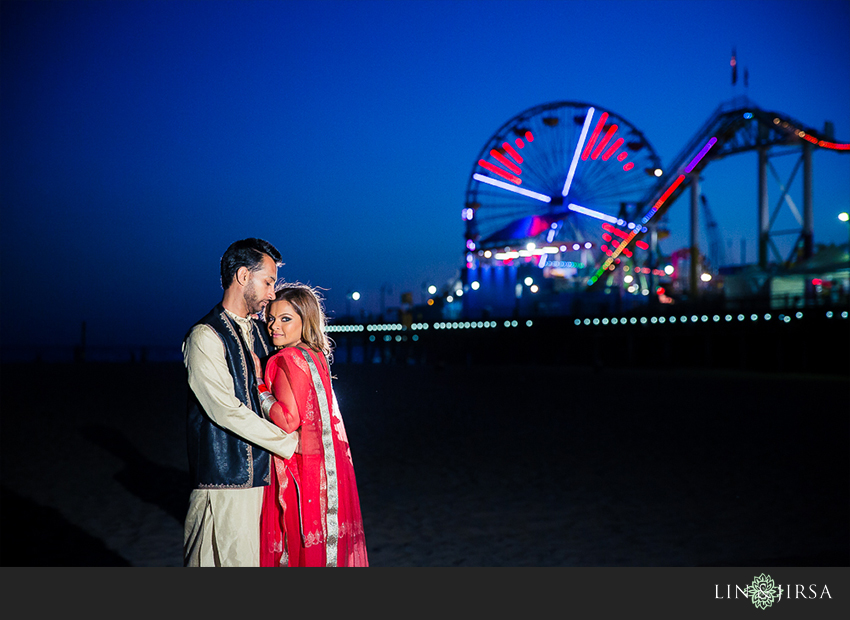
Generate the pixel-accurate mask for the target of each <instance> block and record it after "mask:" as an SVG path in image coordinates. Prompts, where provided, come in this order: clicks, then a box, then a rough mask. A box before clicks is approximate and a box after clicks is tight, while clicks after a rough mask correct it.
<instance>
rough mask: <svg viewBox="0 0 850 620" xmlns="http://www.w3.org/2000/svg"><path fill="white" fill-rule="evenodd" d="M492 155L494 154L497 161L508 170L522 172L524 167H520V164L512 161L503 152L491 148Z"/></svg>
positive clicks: (516, 172)
mask: <svg viewBox="0 0 850 620" xmlns="http://www.w3.org/2000/svg"><path fill="white" fill-rule="evenodd" d="M490 155H492V156H493V159H495V160H496V161H497V162H499V163H500V164H502V165H503V166H504V167H505V168H507V169H508V170H510V171H511V172H513V173H514V174H522V168H520V167H519V166H517V165H516V164H515V163H514V162H512V161H511V160H509V159H508V158H507V157H505V156H504V155H502V154H501V153H500V152H499V151H497V150H496V149H491V150H490Z"/></svg>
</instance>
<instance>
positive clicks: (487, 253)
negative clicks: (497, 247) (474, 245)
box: [484, 250, 493, 258]
mask: <svg viewBox="0 0 850 620" xmlns="http://www.w3.org/2000/svg"><path fill="white" fill-rule="evenodd" d="M491 256H493V253H492V252H491V251H490V250H487V251H486V252H484V258H490V257H491Z"/></svg>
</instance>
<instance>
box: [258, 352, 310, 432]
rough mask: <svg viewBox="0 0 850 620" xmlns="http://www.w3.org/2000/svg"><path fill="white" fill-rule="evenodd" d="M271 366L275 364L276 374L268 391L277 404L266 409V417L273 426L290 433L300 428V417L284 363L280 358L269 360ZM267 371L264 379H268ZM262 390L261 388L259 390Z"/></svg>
mask: <svg viewBox="0 0 850 620" xmlns="http://www.w3.org/2000/svg"><path fill="white" fill-rule="evenodd" d="M269 363H271V364H277V365H278V367H277V369H276V370H277V372H275V373H274V380H273V381H272V384H271V386H269V390H270V392H271V394H272V395H273V396H274V399H275V400H276V401H277V402H273V403H272V404H271V406H270V407H269V409H268V416H269V418H270V419H271V421H272V422H274V424H276V425H277V426H279V427H280V428H282V429H283V430H284V431H286V432H287V433H292V432H294V431H296V430H297V429H298V427H300V426H301V416H300V415H299V413H298V404H297V402H296V401H295V395H294V394H293V392H292V385H291V384H290V382H289V377H287V371H288V368H287V367H286V362H285V361H284V360H282V359H281V358H280V357H278V358H275V359H273V360H270V362H269ZM269 374H270V373H268V369H267V372H266V378H268V375H269ZM261 389H262V388H261Z"/></svg>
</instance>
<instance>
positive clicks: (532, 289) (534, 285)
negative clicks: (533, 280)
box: [531, 284, 540, 293]
mask: <svg viewBox="0 0 850 620" xmlns="http://www.w3.org/2000/svg"><path fill="white" fill-rule="evenodd" d="M538 290H540V289H538V288H537V285H536V284H532V285H531V292H532V293H536V292H537V291H538Z"/></svg>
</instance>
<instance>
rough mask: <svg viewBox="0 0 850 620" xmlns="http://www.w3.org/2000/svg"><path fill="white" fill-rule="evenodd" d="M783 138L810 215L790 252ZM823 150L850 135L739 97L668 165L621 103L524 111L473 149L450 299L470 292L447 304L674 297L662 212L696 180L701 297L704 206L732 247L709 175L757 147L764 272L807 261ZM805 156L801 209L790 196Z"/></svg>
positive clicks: (469, 309)
mask: <svg viewBox="0 0 850 620" xmlns="http://www.w3.org/2000/svg"><path fill="white" fill-rule="evenodd" d="M780 147H781V150H782V151H783V154H787V153H788V151H789V150H792V151H794V152H795V153H796V154H797V156H798V159H797V164H796V166H795V168H794V171H793V172H792V173H791V178H790V179H789V180H788V181H786V182H785V184H781V181H780V186H781V187H782V188H783V196H782V197H781V199H780V203H779V205H778V206H777V207H776V208H777V209H779V207H780V206H782V205H783V204H788V206H789V207H790V208H792V210H793V211H794V215H795V217H796V218H797V221H798V222H799V223H800V229H799V230H798V231H794V232H795V234H797V241H796V243H795V245H794V249H793V251H792V255H791V256H789V257H788V258H786V259H783V258H782V257H781V256H779V252H778V250H777V247H776V245H775V244H774V243H773V240H772V237H773V236H774V235H778V234H780V233H779V232H778V231H773V230H772V227H773V223H774V222H775V221H776V212H775V211H774V213H773V214H771V213H770V209H769V204H768V194H767V180H768V170H769V169H770V171H771V172H773V173H774V175H776V172H775V169H773V167H772V166H770V162H769V159H770V157H771V156H773V154H774V152H775V150H776V149H780ZM818 148H819V149H829V150H832V151H837V152H843V153H850V144H845V143H837V142H835V141H834V138H833V137H832V136H830V135H827V133H825V132H822V131H817V130H814V129H811V128H809V127H807V126H805V125H803V124H802V123H800V122H798V121H796V120H794V119H791V118H789V117H788V116H787V115H784V114H780V113H776V112H771V111H767V110H763V109H761V108H759V107H757V106H755V105H753V104H752V102H750V101H749V100H747V99H745V98H739V99H736V100H733V101H732V102H729V103H727V104H723V105H721V106H720V107H718V109H717V110H715V112H714V113H713V114H712V115H711V116H710V118H709V119H708V121H707V122H706V123H705V124H704V125H703V126H702V128H701V129H700V130H699V131H698V132H697V133H696V134H695V135H694V137H693V139H692V140H691V141H690V142H689V143H688V144H687V145H686V146H685V148H684V149H683V150H682V151H681V152H680V153H679V155H678V156H677V157H676V159H675V160H673V162H672V164H671V165H670V166H669V167H667V168H666V169H662V166H661V161H660V158H659V157H658V155H657V154H656V152H655V150H654V149H653V147H652V145H651V144H650V143H649V141H648V140H647V139H646V137H645V136H644V135H643V133H641V132H640V131H639V130H638V129H637V128H636V127H635V126H633V125H632V124H631V123H630V122H629V121H627V120H626V119H625V118H623V117H622V116H620V115H618V114H616V113H615V112H613V111H611V110H606V109H604V108H602V107H600V106H596V105H591V104H588V103H580V102H572V101H567V102H555V103H548V104H544V105H539V106H536V107H533V108H530V109H528V110H525V111H523V112H521V113H519V114H517V115H516V116H514V117H513V118H511V119H510V120H509V121H507V122H506V123H505V124H504V125H502V126H501V127H500V128H499V129H498V130H496V132H495V133H494V134H493V135H492V136H491V137H490V139H489V140H488V141H487V143H486V144H485V145H484V147H483V148H482V149H481V152H480V153H479V155H478V157H477V158H476V161H475V164H474V166H473V170H472V173H471V174H470V177H469V181H468V184H467V189H466V200H465V204H464V207H463V211H462V217H463V220H464V222H465V227H466V231H465V244H466V245H465V248H464V254H465V261H464V266H463V268H462V270H461V277H460V281H459V282H457V283H452V285H451V287H450V288H449V289H447V290H446V291H445V295H444V296H443V300H445V299H447V298H448V301H452V299H451V297H450V296H451V295H452V294H454V296H455V297H457V294H458V293H459V294H460V295H462V296H463V298H462V303H456V304H454V305H453V306H451V305H450V304H445V303H443V304H442V312H443V315H444V316H447V313H448V314H449V315H451V314H452V313H454V314H455V315H456V316H457V317H458V318H459V317H461V316H463V317H466V318H481V317H487V316H511V315H515V316H516V315H524V314H530V313H533V314H544V315H546V314H548V315H562V314H571V313H575V312H577V311H579V310H583V311H587V310H589V309H590V308H591V307H593V308H595V309H602V308H607V309H609V310H616V311H625V310H628V309H629V308H632V307H635V306H638V305H643V304H645V303H647V302H653V303H654V302H656V301H661V302H664V301H669V300H670V297H669V296H667V295H666V294H665V290H664V289H665V287H669V286H670V285H671V284H673V283H674V282H673V280H671V277H670V276H671V265H670V264H669V259H668V257H665V259H668V260H665V261H664V262H662V261H661V260H660V259H661V253H660V250H659V245H658V241H659V238H663V236H664V234H665V232H666V231H665V230H664V229H663V226H662V225H661V223H660V220H661V219H662V216H663V215H664V214H665V212H666V211H667V210H668V209H669V208H670V207H671V205H672V204H673V203H674V202H675V201H676V200H677V199H678V198H679V197H680V196H681V195H682V194H683V193H684V192H685V190H686V189H688V188H690V189H691V200H690V216H691V217H690V220H691V226H690V228H691V230H690V247H688V248H685V249H684V251H683V252H680V253H679V255H678V256H677V257H675V258H678V259H680V260H681V261H682V262H681V263H680V265H687V270H686V271H687V274H679V273H678V272H677V273H676V276H677V279H676V283H678V285H679V286H681V283H683V282H684V283H685V286H684V288H683V289H680V291H679V292H680V293H682V294H683V296H684V297H690V298H691V299H696V298H697V297H698V296H699V295H700V288H701V283H703V286H704V283H705V281H706V280H708V279H710V278H711V277H712V276H717V275H718V274H717V270H718V269H717V268H718V267H720V265H719V264H717V265H709V264H707V263H706V262H705V261H704V257H705V254H704V253H703V252H701V250H700V247H699V241H698V240H699V221H700V217H699V214H700V205H702V213H703V218H704V219H705V220H706V224H707V228H708V232H709V237H710V239H711V240H712V243H711V244H712V245H713V246H719V247H714V248H713V249H714V250H715V252H716V251H717V250H721V251H722V243H720V244H718V242H717V239H716V236H713V233H716V232H717V224H716V222H714V220H713V217H712V215H711V211H710V209H709V208H708V203H707V201H706V200H705V198H704V197H703V196H701V195H700V191H699V177H700V172H701V171H702V170H703V168H705V166H706V165H708V164H709V163H710V162H711V161H714V160H718V159H721V158H724V157H727V156H729V155H733V154H736V153H741V152H745V151H756V152H757V153H758V187H759V193H758V198H759V202H758V224H759V239H758V266H759V267H760V268H761V269H762V270H767V269H768V267H769V259H770V255H771V254H772V255H773V257H774V258H775V259H778V260H779V261H780V262H781V264H785V265H789V264H791V263H793V262H794V261H795V260H799V259H807V258H810V257H811V256H812V253H813V247H812V246H813V243H812V239H813V234H812V233H813V217H812V190H811V176H812V151H813V150H814V149H818ZM800 166H802V170H803V204H802V214H801V213H800V212H799V209H797V207H796V205H795V204H794V203H793V201H792V200H790V197H789V196H788V195H787V191H788V190H787V188H788V186H790V183H791V181H792V180H793V176H794V175H795V174H796V172H797V170H798V169H799V168H800ZM781 234H788V231H783V232H782V233H781ZM715 260H716V259H715ZM680 265H677V267H679V266H680ZM665 267H666V270H665ZM712 271H714V274H712ZM682 276H684V277H682ZM666 292H669V291H666ZM456 301H461V300H456ZM447 318H448V317H447Z"/></svg>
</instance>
